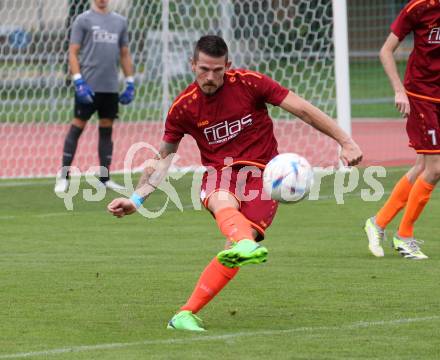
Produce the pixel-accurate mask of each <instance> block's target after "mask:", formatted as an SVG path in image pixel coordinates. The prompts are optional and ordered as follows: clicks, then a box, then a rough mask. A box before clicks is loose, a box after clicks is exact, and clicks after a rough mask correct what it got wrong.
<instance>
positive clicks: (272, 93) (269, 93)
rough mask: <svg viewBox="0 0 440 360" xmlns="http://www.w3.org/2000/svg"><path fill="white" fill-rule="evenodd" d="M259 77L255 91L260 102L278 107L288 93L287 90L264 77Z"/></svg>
mask: <svg viewBox="0 0 440 360" xmlns="http://www.w3.org/2000/svg"><path fill="white" fill-rule="evenodd" d="M260 75H261V79H260V80H259V81H258V86H257V87H256V89H257V91H258V93H259V95H260V96H261V98H262V100H264V102H266V103H269V104H272V105H275V106H278V105H280V104H281V103H282V102H283V100H284V99H285V98H286V96H287V94H288V93H289V89H287V88H285V87H284V86H281V85H280V84H279V83H278V82H276V81H275V80H273V79H271V78H270V77H268V76H266V75H263V74H260Z"/></svg>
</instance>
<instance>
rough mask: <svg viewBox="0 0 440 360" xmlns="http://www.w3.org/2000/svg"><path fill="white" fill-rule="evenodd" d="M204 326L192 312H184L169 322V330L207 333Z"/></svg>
mask: <svg viewBox="0 0 440 360" xmlns="http://www.w3.org/2000/svg"><path fill="white" fill-rule="evenodd" d="M202 326H203V321H202V319H200V318H199V317H198V316H196V315H194V314H193V313H192V312H191V311H189V310H184V311H181V312H179V313H177V314H176V315H174V316H173V318H172V319H171V320H170V321H169V322H168V326H167V329H171V330H189V331H206V330H205V329H204V328H203V327H202Z"/></svg>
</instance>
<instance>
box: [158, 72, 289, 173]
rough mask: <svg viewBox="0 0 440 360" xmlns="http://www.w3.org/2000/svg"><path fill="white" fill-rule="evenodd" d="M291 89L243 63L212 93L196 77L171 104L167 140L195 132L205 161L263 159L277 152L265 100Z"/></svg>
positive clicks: (261, 161) (278, 99)
mask: <svg viewBox="0 0 440 360" xmlns="http://www.w3.org/2000/svg"><path fill="white" fill-rule="evenodd" d="M288 92H289V90H288V89H286V88H284V87H282V86H281V85H280V84H278V83H277V82H276V81H274V80H272V79H270V78H269V77H267V76H265V75H263V74H260V73H258V72H254V71H248V70H243V69H236V70H230V71H227V72H226V73H225V76H224V84H223V86H222V87H220V88H219V89H218V90H217V92H216V93H214V94H213V95H205V94H204V93H203V92H202V91H201V89H200V87H199V86H198V84H197V83H196V82H194V83H192V84H191V85H190V86H188V88H187V89H186V90H185V91H183V92H182V93H181V94H180V95H179V96H178V97H177V99H176V100H175V101H174V103H173V105H172V106H171V108H170V110H169V112H168V116H167V119H166V123H165V133H164V136H163V140H164V141H165V142H168V143H177V142H179V141H180V140H181V139H182V137H183V136H184V135H185V134H189V135H191V136H192V137H193V138H194V139H195V140H196V142H197V145H198V148H199V149H200V155H201V160H202V164H203V165H204V166H212V167H214V168H216V169H220V168H223V167H224V166H225V165H230V162H231V161H232V162H233V163H234V164H235V163H239V164H249V165H252V164H263V165H264V164H266V163H267V162H269V161H270V160H271V159H272V158H273V157H274V156H275V155H277V154H278V151H277V146H278V145H277V141H276V139H275V135H274V132H273V123H272V119H271V118H270V117H269V114H268V110H267V106H266V103H269V104H272V105H279V104H280V103H281V102H282V101H283V100H284V99H285V98H286V96H287V94H288ZM227 158H229V159H230V161H228V162H226V163H225V159H227ZM231 158H232V159H231Z"/></svg>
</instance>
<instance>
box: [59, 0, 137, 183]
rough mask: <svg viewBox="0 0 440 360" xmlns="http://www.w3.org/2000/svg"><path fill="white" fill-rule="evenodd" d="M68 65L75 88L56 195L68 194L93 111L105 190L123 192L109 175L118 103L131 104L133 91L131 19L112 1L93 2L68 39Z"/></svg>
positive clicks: (96, 0) (73, 27) (76, 20)
mask: <svg viewBox="0 0 440 360" xmlns="http://www.w3.org/2000/svg"><path fill="white" fill-rule="evenodd" d="M69 65H70V70H71V72H72V79H73V82H74V85H75V105H74V118H73V121H72V123H71V126H70V128H69V131H68V133H67V136H66V138H65V141H64V149H63V158H62V169H61V171H60V172H59V173H58V176H57V179H56V184H55V189H54V190H55V192H65V191H66V190H67V189H68V186H69V167H70V165H71V164H72V161H73V158H74V156H75V152H76V148H77V144H78V139H79V137H80V136H81V134H82V132H83V130H84V128H85V126H86V124H87V121H88V120H89V119H90V118H91V117H92V115H93V114H94V113H95V112H97V113H98V117H99V142H98V154H99V162H100V165H101V173H100V181H101V183H102V184H103V186H106V187H107V188H110V189H114V190H121V189H123V187H122V186H120V185H118V184H117V183H115V182H114V181H112V180H110V174H109V167H110V164H111V160H112V154H113V142H112V128H113V123H114V120H115V119H116V118H117V117H118V105H119V103H121V104H123V105H127V104H129V103H131V102H132V101H133V100H134V96H135V87H134V78H133V63H132V60H131V55H130V51H129V48H128V29H127V20H126V18H124V17H122V16H121V15H119V14H117V13H115V12H112V11H110V9H109V0H93V2H92V7H91V9H90V10H88V11H86V12H84V13H82V14H81V15H79V16H78V17H77V18H76V19H75V21H74V23H73V25H72V31H71V36H70V45H69ZM119 66H121V67H122V71H123V73H124V75H125V79H126V88H125V91H124V92H123V93H122V94H121V95H119V94H118V88H119V84H118V74H119Z"/></svg>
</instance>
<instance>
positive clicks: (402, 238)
mask: <svg viewBox="0 0 440 360" xmlns="http://www.w3.org/2000/svg"><path fill="white" fill-rule="evenodd" d="M411 32H412V33H413V34H414V49H413V51H412V53H411V55H410V57H409V60H408V64H407V68H406V74H405V80H404V84H402V82H401V80H400V77H399V74H398V72H397V67H396V62H395V60H394V56H393V54H394V52H395V51H396V49H397V48H398V47H399V44H400V42H401V41H402V40H403V39H404V38H405V37H406V36H407V35H408V34H409V33H411ZM380 59H381V61H382V64H383V66H384V69H385V72H386V74H387V75H388V77H389V79H390V81H391V85H392V87H393V90H394V92H395V104H396V107H397V109H398V110H399V111H400V113H401V114H402V115H403V116H404V117H406V118H407V125H406V130H407V133H408V137H409V146H411V147H412V148H414V150H415V151H416V153H417V157H416V161H415V164H414V166H413V167H412V168H411V169H410V170H409V171H408V172H407V173H406V174H405V175H404V176H403V177H402V178H401V179H400V181H399V182H398V183H397V184H396V186H395V187H394V190H393V192H392V193H391V195H390V197H389V199H388V200H387V202H386V203H385V205H384V206H383V207H382V208H381V209H380V210H379V212H378V213H377V214H376V216H374V217H372V218H370V219H368V220H367V222H366V224H365V231H366V233H367V236H368V240H369V248H370V251H371V252H372V253H373V254H374V255H375V256H378V257H382V256H384V252H383V248H382V241H383V239H384V236H385V228H386V226H387V225H388V224H389V223H390V222H391V220H392V219H393V218H394V217H395V216H396V215H397V213H398V212H399V211H400V210H402V209H403V208H404V207H405V206H406V209H405V212H404V215H403V218H402V221H401V222H400V226H399V230H398V232H397V234H396V235H395V236H394V237H393V247H394V248H395V250H397V251H398V252H399V253H400V254H401V255H402V256H404V257H405V258H407V259H416V260H421V259H426V258H427V256H426V255H425V254H423V253H422V252H421V251H420V247H419V244H420V241H417V240H416V239H415V238H414V224H415V222H416V220H417V218H418V217H419V215H420V214H421V212H422V211H423V208H424V207H425V205H426V203H427V202H428V201H429V198H430V196H431V193H432V191H433V189H434V187H435V185H436V184H437V182H438V180H439V178H440V0H412V1H410V2H409V3H408V4H407V5H406V6H405V7H404V8H403V10H402V11H401V12H400V14H399V16H398V17H397V18H396V20H395V21H394V22H393V24H392V25H391V33H390V35H389V36H388V38H387V40H386V41H385V43H384V45H383V47H382V49H381V51H380Z"/></svg>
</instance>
